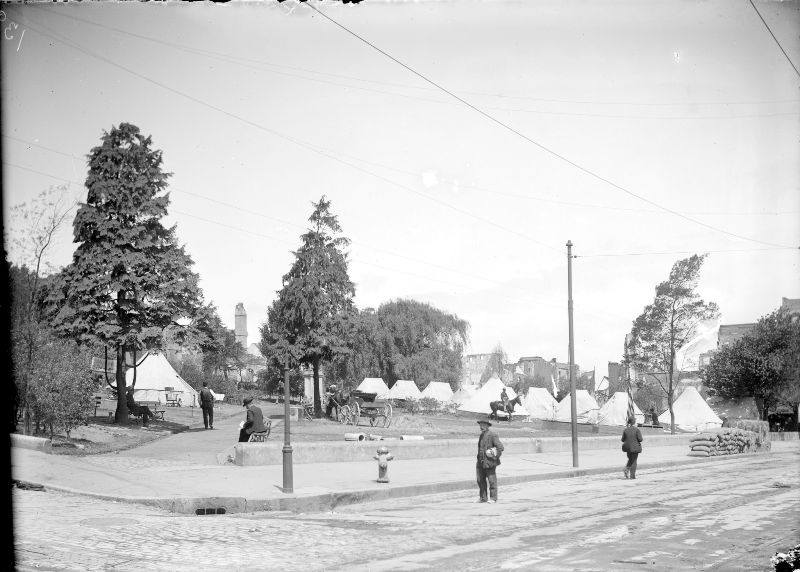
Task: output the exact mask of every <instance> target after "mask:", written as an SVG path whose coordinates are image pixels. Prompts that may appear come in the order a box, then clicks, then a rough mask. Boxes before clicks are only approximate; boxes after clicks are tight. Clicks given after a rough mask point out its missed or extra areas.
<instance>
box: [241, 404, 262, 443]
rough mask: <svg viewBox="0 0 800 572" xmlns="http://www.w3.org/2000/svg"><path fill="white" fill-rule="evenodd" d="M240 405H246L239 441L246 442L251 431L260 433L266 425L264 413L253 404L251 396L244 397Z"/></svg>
mask: <svg viewBox="0 0 800 572" xmlns="http://www.w3.org/2000/svg"><path fill="white" fill-rule="evenodd" d="M242 406H243V407H247V419H246V420H245V421H244V423H243V424H242V428H241V430H240V431H239V443H246V442H247V441H249V440H250V434H251V433H261V432H263V431H266V430H267V427H266V426H265V425H264V414H263V413H262V412H261V408H260V407H257V406H255V405H253V398H252V397H245V398H244V400H243V401H242Z"/></svg>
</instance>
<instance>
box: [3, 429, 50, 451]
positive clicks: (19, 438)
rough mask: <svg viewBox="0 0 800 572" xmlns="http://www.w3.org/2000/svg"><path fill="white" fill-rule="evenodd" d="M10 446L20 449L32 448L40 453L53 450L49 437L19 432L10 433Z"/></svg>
mask: <svg viewBox="0 0 800 572" xmlns="http://www.w3.org/2000/svg"><path fill="white" fill-rule="evenodd" d="M11 446H12V447H19V448H20V449H33V450H35V451H41V452H42V453H52V452H53V442H52V441H51V440H50V439H45V438H44V437H32V436H31V435H21V434H19V433H11Z"/></svg>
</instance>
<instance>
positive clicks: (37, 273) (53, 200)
mask: <svg viewBox="0 0 800 572" xmlns="http://www.w3.org/2000/svg"><path fill="white" fill-rule="evenodd" d="M66 191H67V187H66V186H60V187H51V188H50V189H48V190H47V191H43V192H42V193H40V194H39V195H38V196H37V197H36V198H35V199H33V200H32V201H30V202H26V203H22V204H19V205H16V206H14V207H13V208H11V209H10V211H9V217H8V218H9V225H8V228H7V234H6V243H7V244H8V245H9V246H10V252H9V259H16V260H18V261H19V262H20V264H21V266H16V265H14V266H11V267H10V268H9V278H10V286H11V330H12V336H11V339H12V344H14V346H15V347H14V349H13V356H14V370H13V371H14V382H15V385H14V387H15V389H16V393H15V396H14V399H13V415H14V417H13V419H14V420H16V418H17V414H18V411H19V409H23V410H24V432H25V433H26V434H30V432H31V415H30V414H31V411H30V408H29V407H28V403H29V397H30V388H29V386H28V381H29V379H30V376H31V374H32V368H33V366H34V363H35V361H36V359H37V340H38V339H39V337H40V336H41V335H42V334H43V332H45V331H47V330H49V329H50V326H49V324H48V317H47V313H46V305H45V303H44V298H45V296H44V295H43V294H44V293H46V292H47V288H43V287H42V286H43V284H42V282H43V280H45V276H46V275H47V274H48V273H49V271H51V270H52V268H51V266H50V264H49V263H48V259H47V253H48V250H49V247H50V246H51V244H52V243H53V240H54V238H55V235H56V233H57V232H58V230H59V229H60V228H61V227H62V226H63V224H64V222H65V220H66V217H67V215H68V214H69V211H70V208H71V207H70V206H69V204H68V201H67V199H66ZM28 265H30V269H29V268H28ZM20 346H22V348H21V347H20Z"/></svg>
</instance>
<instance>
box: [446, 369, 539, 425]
mask: <svg viewBox="0 0 800 572" xmlns="http://www.w3.org/2000/svg"><path fill="white" fill-rule="evenodd" d="M504 387H505V389H506V394H507V395H508V398H509V399H514V398H515V397H516V396H517V393H516V392H515V391H514V390H513V389H512V388H510V387H506V386H505V385H503V382H502V381H500V378H499V377H497V376H493V377H490V378H489V379H487V380H486V383H484V384H483V386H482V387H481V388H480V389H479V390H477V391H476V392H475V394H474V395H472V396H471V397H470V398H469V399H467V400H466V401H464V402H463V403H462V404H461V405H460V406H459V407H458V411H468V412H471V413H486V414H487V415H488V414H489V413H491V412H492V408H491V406H490V405H489V404H490V403H491V402H492V401H500V393H501V392H502V391H503V388H504ZM513 415H514V416H522V417H528V410H527V409H525V406H524V405H516V406H515V407H514V413H513Z"/></svg>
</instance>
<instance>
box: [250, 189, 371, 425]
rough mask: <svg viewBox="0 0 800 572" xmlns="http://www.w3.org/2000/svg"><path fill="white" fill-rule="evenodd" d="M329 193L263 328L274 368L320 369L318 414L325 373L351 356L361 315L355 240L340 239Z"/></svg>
mask: <svg viewBox="0 0 800 572" xmlns="http://www.w3.org/2000/svg"><path fill="white" fill-rule="evenodd" d="M330 205H331V203H330V201H328V200H326V199H325V196H324V195H323V196H322V197H321V198H320V200H319V202H317V203H314V204H313V207H314V211H313V212H312V213H311V216H310V217H309V219H308V220H309V222H310V223H311V228H310V229H308V232H306V233H305V234H304V235H303V236H302V237H301V239H302V241H303V243H302V245H301V246H300V248H299V249H298V250H297V252H295V253H294V255H295V260H294V263H293V264H292V267H291V269H290V270H289V272H288V273H287V274H286V275H284V277H283V288H281V290H280V291H278V298H277V299H276V300H275V301H274V302H273V303H272V305H271V306H270V307H269V310H268V311H267V322H266V323H265V324H264V326H263V327H262V328H261V344H260V349H261V353H262V354H263V355H264V356H269V358H270V359H271V360H272V361H273V363H274V365H276V366H278V367H283V366H285V365H286V364H287V362H288V365H289V367H292V366H294V365H296V364H298V363H302V364H307V365H310V366H311V367H312V368H313V370H314V412H315V415H316V416H317V417H320V416H321V415H322V396H321V395H320V391H319V371H320V364H321V363H322V362H323V361H330V360H331V359H333V358H334V357H335V356H337V355H341V354H344V353H348V352H349V351H350V349H349V347H348V342H349V336H348V327H349V326H350V325H351V318H352V316H353V315H354V314H355V312H356V310H355V306H354V305H353V296H355V287H354V286H353V283H352V282H351V281H350V276H349V275H348V273H347V254H346V253H345V252H343V249H344V248H345V247H347V245H348V244H349V243H350V241H349V240H348V239H347V238H345V237H343V236H340V233H341V231H342V229H341V227H340V226H339V222H338V219H337V217H336V216H335V215H333V214H332V213H331V211H330Z"/></svg>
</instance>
